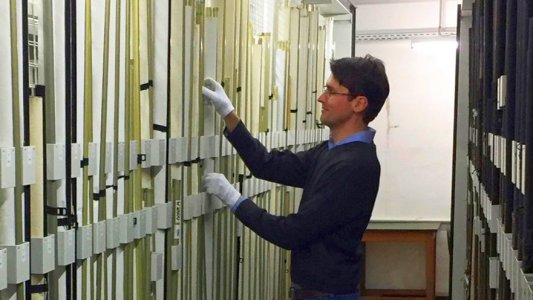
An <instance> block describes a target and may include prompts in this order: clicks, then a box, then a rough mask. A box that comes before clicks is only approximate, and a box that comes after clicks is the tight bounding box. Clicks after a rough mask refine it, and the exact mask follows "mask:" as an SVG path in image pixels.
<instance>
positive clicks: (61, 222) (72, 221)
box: [57, 215, 78, 228]
mask: <svg viewBox="0 0 533 300" xmlns="http://www.w3.org/2000/svg"><path fill="white" fill-rule="evenodd" d="M57 226H72V227H74V228H78V218H77V217H76V216H75V215H70V216H67V217H66V218H61V219H59V218H58V219H57Z"/></svg>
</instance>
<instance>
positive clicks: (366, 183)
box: [203, 55, 389, 299]
mask: <svg viewBox="0 0 533 300" xmlns="http://www.w3.org/2000/svg"><path fill="white" fill-rule="evenodd" d="M330 68H331V73H332V74H331V76H330V77H329V78H328V80H327V84H326V86H325V89H324V91H323V92H322V94H321V95H320V97H319V98H318V101H319V102H320V103H321V104H322V115H321V116H320V120H321V121H322V123H323V124H324V125H326V126H328V127H329V128H330V139H329V141H327V142H323V143H321V144H319V145H318V146H316V147H314V148H312V149H309V150H307V151H303V152H298V153H292V152H290V151H278V150H272V151H271V152H268V151H267V150H266V149H265V147H264V146H263V145H262V144H261V143H260V142H259V141H258V140H256V139H254V138H253V137H252V136H251V135H250V133H249V132H248V131H247V129H246V127H245V126H244V124H243V123H242V122H241V121H240V119H239V117H238V116H237V114H236V113H235V111H234V107H233V106H232V104H231V101H230V100H229V99H228V97H227V96H226V94H225V92H224V89H223V88H222V86H221V85H220V84H218V83H217V82H216V81H214V80H212V79H209V78H207V79H206V81H205V86H204V87H203V95H204V97H205V99H206V101H209V102H210V103H212V104H213V105H214V106H215V109H216V111H217V112H218V113H219V114H220V115H221V116H222V117H223V118H224V121H225V123H226V129H225V131H224V134H225V136H226V138H228V140H229V141H230V142H231V143H232V145H233V146H234V147H235V149H236V150H237V152H238V153H239V155H240V157H241V158H242V159H243V161H244V162H245V163H246V165H247V166H248V168H249V169H250V171H251V172H252V174H253V175H254V176H256V177H258V178H262V179H265V180H268V181H272V182H276V183H280V184H284V185H289V186H294V187H299V188H303V194H302V199H301V202H300V206H299V208H298V211H297V212H296V213H294V214H290V215H288V216H275V215H271V214H269V213H268V212H267V211H265V210H264V209H261V208H259V207H258V206H257V205H256V204H255V203H254V202H252V201H250V200H249V199H248V198H246V197H245V196H241V195H240V193H239V192H238V191H237V190H235V188H233V186H232V185H231V184H230V183H229V182H228V181H227V180H226V178H225V177H224V176H223V175H221V174H216V173H211V174H208V175H206V176H205V178H204V187H205V189H206V191H207V192H208V193H210V194H214V195H216V196H217V197H218V198H219V199H220V200H221V201H223V202H224V203H225V204H226V205H228V206H229V207H230V208H231V211H232V212H233V213H234V214H235V216H236V217H237V218H238V219H239V220H240V221H241V222H242V223H243V224H244V225H246V226H247V227H249V228H250V229H252V230H253V231H254V232H256V233H257V234H258V235H259V236H261V237H263V238H264V239H266V240H268V241H270V242H271V243H273V244H275V245H277V246H279V247H282V248H285V249H289V250H291V263H292V264H291V279H292V281H293V299H326V298H327V299H359V289H358V285H359V280H360V276H361V275H360V273H361V268H362V261H361V254H360V251H359V247H360V242H361V238H362V235H363V232H364V231H365V229H366V226H367V225H368V222H369V220H370V216H371V214H372V209H373V207H374V201H375V199H376V195H377V192H378V186H379V176H380V165H379V161H378V158H377V155H376V147H375V145H374V143H373V138H374V135H375V130H374V129H372V128H370V127H368V123H369V122H370V121H372V120H373V119H374V118H375V117H376V116H377V114H378V113H379V111H380V110H381V107H382V106H383V103H384V102H385V100H386V98H387V97H388V94H389V83H388V79H387V75H386V73H385V67H384V65H383V62H382V61H381V60H379V59H377V58H374V57H372V56H370V55H367V56H365V57H354V58H342V59H338V60H332V61H331V62H330Z"/></svg>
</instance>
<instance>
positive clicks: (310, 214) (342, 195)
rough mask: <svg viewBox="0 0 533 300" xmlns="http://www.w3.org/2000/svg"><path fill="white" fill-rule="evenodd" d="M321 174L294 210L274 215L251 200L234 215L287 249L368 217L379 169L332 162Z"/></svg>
mask: <svg viewBox="0 0 533 300" xmlns="http://www.w3.org/2000/svg"><path fill="white" fill-rule="evenodd" d="M323 175H324V180H321V182H320V183H319V184H318V186H316V187H315V188H313V191H315V192H313V194H311V195H307V196H306V197H307V199H306V205H305V206H301V207H300V210H299V211H298V213H295V214H290V215H288V216H275V215H272V214H269V213H268V212H267V211H265V210H264V209H261V208H259V207H258V206H257V205H256V204H255V203H254V202H253V201H244V202H242V203H241V205H240V206H239V207H238V208H237V209H236V211H235V215H236V216H237V218H238V219H239V220H240V221H241V222H243V224H244V225H246V226H247V227H249V228H250V229H252V230H253V231H254V232H256V233H257V234H258V235H259V236H261V237H263V238H264V239H266V240H268V241H270V242H271V243H273V244H275V245H277V246H280V247H282V248H285V249H289V250H293V249H298V248H301V247H305V246H308V245H309V244H310V243H313V241H315V240H317V239H321V238H323V237H324V236H325V235H328V234H329V233H332V232H334V231H336V230H338V229H339V228H340V227H342V226H344V225H346V224H348V223H350V222H352V221H354V220H355V219H360V218H368V217H369V215H370V214H371V211H372V208H373V205H374V201H375V197H376V194H377V186H378V183H379V171H377V172H376V170H365V169H361V168H355V169H354V167H353V166H347V165H344V166H337V167H335V166H332V167H331V168H330V169H329V170H327V172H325V174H323ZM304 193H305V192H304Z"/></svg>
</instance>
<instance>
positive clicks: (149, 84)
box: [141, 80, 154, 91]
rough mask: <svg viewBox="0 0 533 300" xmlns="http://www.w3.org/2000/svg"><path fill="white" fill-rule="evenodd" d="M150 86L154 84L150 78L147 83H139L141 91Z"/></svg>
mask: <svg viewBox="0 0 533 300" xmlns="http://www.w3.org/2000/svg"><path fill="white" fill-rule="evenodd" d="M151 86H154V82H153V81H152V80H148V82H147V83H143V84H141V91H144V90H147V89H149V88H150V87H151Z"/></svg>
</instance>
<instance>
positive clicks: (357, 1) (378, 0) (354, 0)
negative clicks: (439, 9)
mask: <svg viewBox="0 0 533 300" xmlns="http://www.w3.org/2000/svg"><path fill="white" fill-rule="evenodd" d="M436 1H439V0H347V2H350V3H351V4H353V5H361V4H393V3H408V2H436ZM343 2H344V1H343Z"/></svg>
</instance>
